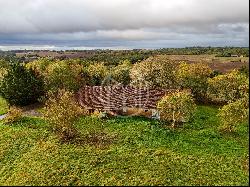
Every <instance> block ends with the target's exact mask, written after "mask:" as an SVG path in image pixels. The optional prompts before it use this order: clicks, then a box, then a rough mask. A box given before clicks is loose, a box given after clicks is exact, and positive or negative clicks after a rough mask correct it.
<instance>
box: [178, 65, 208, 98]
mask: <svg viewBox="0 0 250 187" xmlns="http://www.w3.org/2000/svg"><path fill="white" fill-rule="evenodd" d="M211 73H212V70H211V68H210V67H209V66H208V65H206V64H202V63H192V64H187V63H185V62H182V63H181V64H180V65H179V66H178V68H177V70H176V78H177V81H178V84H179V85H180V86H181V87H182V88H189V89H191V91H192V94H193V95H194V97H195V98H196V99H197V100H199V101H200V100H203V98H204V97H205V96H206V91H207V86H208V84H207V79H208V78H209V76H210V75H211Z"/></svg>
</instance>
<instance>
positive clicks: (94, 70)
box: [85, 63, 109, 86]
mask: <svg viewBox="0 0 250 187" xmlns="http://www.w3.org/2000/svg"><path fill="white" fill-rule="evenodd" d="M85 71H86V74H87V76H88V77H89V78H90V85H95V86H100V85H102V83H103V81H104V80H105V78H106V76H108V74H109V73H108V69H107V67H106V66H105V65H104V63H95V64H91V65H89V66H88V67H87V68H86V69H85Z"/></svg>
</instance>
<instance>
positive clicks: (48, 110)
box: [43, 90, 85, 141]
mask: <svg viewBox="0 0 250 187" xmlns="http://www.w3.org/2000/svg"><path fill="white" fill-rule="evenodd" d="M73 96H74V95H73V93H72V92H69V91H65V90H59V91H58V93H57V94H53V95H52V94H50V95H49V99H48V100H47V101H46V103H45V108H44V111H43V113H44V117H45V119H46V120H47V121H48V122H49V123H50V124H51V125H52V129H53V130H54V131H55V132H56V134H57V135H58V136H59V138H60V139H61V140H62V141H68V140H71V139H73V138H74V137H75V136H76V135H77V131H76V129H75V128H74V122H75V120H76V119H77V117H78V116H80V115H82V114H85V110H84V109H82V108H81V107H80V106H79V105H78V104H77V103H76V102H75V100H74V97H73Z"/></svg>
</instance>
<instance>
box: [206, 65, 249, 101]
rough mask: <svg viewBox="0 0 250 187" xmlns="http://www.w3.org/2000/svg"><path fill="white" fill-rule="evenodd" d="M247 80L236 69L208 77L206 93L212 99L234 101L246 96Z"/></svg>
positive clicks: (247, 89)
mask: <svg viewBox="0 0 250 187" xmlns="http://www.w3.org/2000/svg"><path fill="white" fill-rule="evenodd" d="M248 91H249V80H248V78H247V76H245V75H244V74H241V73H240V72H239V71H237V70H233V71H232V72H230V73H227V74H225V75H218V76H216V77H213V78H209V79H208V90H207V92H208V95H209V97H210V98H211V99H213V100H219V101H224V102H228V103H229V102H234V101H237V100H238V99H240V98H243V97H248Z"/></svg>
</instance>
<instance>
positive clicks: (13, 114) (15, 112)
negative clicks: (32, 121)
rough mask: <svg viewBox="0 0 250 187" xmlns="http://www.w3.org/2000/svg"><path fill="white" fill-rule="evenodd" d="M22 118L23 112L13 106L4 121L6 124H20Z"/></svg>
mask: <svg viewBox="0 0 250 187" xmlns="http://www.w3.org/2000/svg"><path fill="white" fill-rule="evenodd" d="M21 118H22V110H21V109H20V108H18V107H16V106H11V107H10V108H9V110H8V113H7V115H6V117H5V118H4V119H3V123H4V124H12V123H14V122H18V121H19V120H20V119H21Z"/></svg>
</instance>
